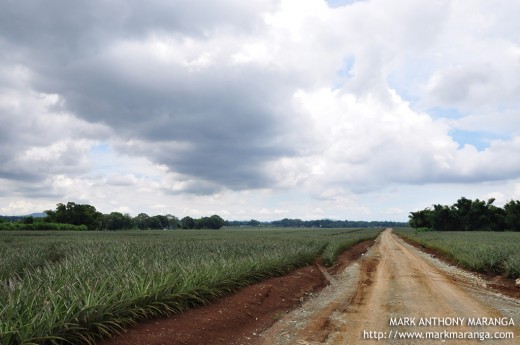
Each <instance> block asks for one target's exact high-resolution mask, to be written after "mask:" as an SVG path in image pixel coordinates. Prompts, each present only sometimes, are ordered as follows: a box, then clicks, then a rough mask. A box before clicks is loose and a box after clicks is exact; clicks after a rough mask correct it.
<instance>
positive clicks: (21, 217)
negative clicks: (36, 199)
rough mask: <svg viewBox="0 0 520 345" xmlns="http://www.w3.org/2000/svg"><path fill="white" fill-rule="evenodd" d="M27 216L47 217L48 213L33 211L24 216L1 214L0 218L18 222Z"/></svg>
mask: <svg viewBox="0 0 520 345" xmlns="http://www.w3.org/2000/svg"><path fill="white" fill-rule="evenodd" d="M27 217H33V218H44V217H47V214H45V213H43V212H40V213H31V214H27V215H24V216H0V219H3V220H6V221H8V222H16V221H18V220H20V219H24V218H27Z"/></svg>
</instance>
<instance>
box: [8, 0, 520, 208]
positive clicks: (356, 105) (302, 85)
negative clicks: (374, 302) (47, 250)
mask: <svg viewBox="0 0 520 345" xmlns="http://www.w3.org/2000/svg"><path fill="white" fill-rule="evenodd" d="M518 6H519V5H516V4H511V3H510V4H508V5H507V6H506V5H504V4H493V5H491V4H489V3H488V2H487V1H484V0H482V1H481V0H477V1H473V2H471V3H468V2H465V1H459V0H441V1H434V2H428V3H421V4H419V3H417V2H416V1H411V0H402V1H397V2H393V3H389V2H388V1H384V0H371V1H339V2H338V1H333V2H329V3H327V2H326V1H323V0H306V1H296V0H280V1H275V0H265V1H264V0H255V1H249V2H241V1H236V0H220V1H212V2H210V3H208V2H200V1H181V2H180V3H179V2H176V3H175V4H169V3H165V2H163V1H155V0H154V1H151V2H146V3H142V2H138V1H125V2H123V1H115V2H114V1H112V2H100V1H80V2H76V3H74V5H71V4H70V3H68V2H66V1H58V0H53V1H48V2H45V3H36V4H32V5H31V6H28V5H27V4H24V3H21V2H9V3H7V4H5V5H3V6H2V11H1V13H0V32H1V34H0V52H1V53H0V66H1V67H0V119H1V120H2V123H3V126H2V127H1V128H0V147H1V150H0V159H2V161H3V162H5V164H3V165H2V166H1V167H0V182H1V183H3V184H4V185H6V186H8V185H9V182H12V186H8V187H7V188H8V189H7V190H8V191H9V193H12V194H13V195H16V196H17V197H22V196H26V197H30V196H31V195H33V196H34V197H39V198H44V197H50V196H56V195H58V196H62V197H63V198H72V197H74V196H76V198H78V199H80V200H102V199H103V198H107V197H109V196H110V195H115V194H117V193H119V194H120V195H124V196H122V197H121V199H119V198H116V197H114V198H115V199H117V200H113V202H112V203H110V202H103V203H104V205H105V206H104V207H107V208H108V207H114V208H115V209H125V210H128V209H134V208H137V201H135V202H134V206H133V207H129V206H128V205H125V204H124V200H125V199H128V195H130V194H129V193H130V191H138V192H139V193H142V195H152V194H153V193H155V194H157V195H160V198H161V200H158V201H157V202H153V205H168V200H175V202H173V201H172V203H174V204H175V205H176V206H179V205H180V204H181V202H183V201H185V200H184V199H183V198H185V197H193V198H194V199H192V200H196V202H197V203H198V204H199V205H204V206H203V207H202V208H204V209H206V210H209V209H212V210H222V211H224V210H227V211H226V212H231V211H229V210H228V209H227V208H226V207H223V206H222V205H220V204H219V203H221V202H222V201H219V200H224V199H225V200H228V202H229V203H230V204H233V205H238V204H239V202H238V201H237V200H236V199H235V198H237V199H238V196H243V195H244V194H243V193H248V192H250V191H255V192H256V193H258V194H257V195H261V196H262V198H264V199H263V200H265V202H266V203H270V202H274V201H273V200H274V199H275V198H273V197H272V196H271V195H270V194H269V192H275V191H276V193H280V194H283V195H291V196H293V197H294V194H293V193H294V191H295V190H298V191H299V192H301V193H303V194H304V195H305V198H308V199H309V200H312V202H311V201H309V203H310V205H308V206H294V207H293V208H292V209H298V210H300V211H303V210H305V212H308V213H309V214H311V213H312V214H317V215H318V214H321V213H320V212H322V211H323V210H324V208H322V207H321V206H320V205H321V204H319V203H327V202H331V203H333V204H334V206H331V209H335V210H338V211H337V212H338V213H339V212H340V211H339V210H343V211H344V209H342V208H341V207H340V206H338V205H340V203H342V202H343V203H345V204H347V205H349V207H350V208H351V209H353V210H357V211H358V212H360V213H365V214H367V213H370V211H369V210H368V208H367V206H366V204H363V202H364V201H360V200H361V199H360V198H359V196H360V195H372V193H373V192H374V191H377V190H383V189H385V188H389V186H396V185H399V186H403V185H413V186H423V185H427V184H446V183H451V184H464V183H467V184H473V183H481V182H484V181H488V182H489V181H502V182H503V183H505V181H510V180H514V179H517V178H518V176H519V173H520V165H518V164H517V163H516V161H517V160H516V159H515V157H516V156H517V155H518V153H519V150H520V144H519V142H518V140H519V138H520V134H519V128H520V127H519V124H518V120H517V119H518V111H519V109H520V106H519V105H518V96H520V82H519V81H518V78H516V76H517V75H518V74H519V72H520V48H519V47H520V41H519V39H518V35H516V33H517V32H518V30H520V24H518V21H517V20H516V19H515V18H514V16H513V13H515V11H514V10H515V9H516V7H518ZM519 9H520V8H519ZM435 109H451V110H452V112H453V113H456V114H457V116H455V117H453V116H451V117H450V116H448V115H447V112H442V111H440V112H437V113H436V111H435ZM462 132H464V133H466V134H467V135H468V136H471V135H472V134H471V133H473V132H478V133H479V135H480V136H482V137H485V138H491V139H489V140H487V141H486V142H485V143H483V144H482V145H481V146H479V147H478V149H477V148H476V147H474V146H472V145H470V144H469V143H472V142H473V143H475V142H477V141H478V140H477V139H475V140H471V139H472V138H469V139H468V140H466V141H465V142H462V141H461V139H460V138H459V137H457V136H456V135H455V134H454V133H462ZM457 140H459V142H457ZM100 147H104V149H99V148H100ZM96 148H97V149H96ZM498 167H500V168H498ZM22 182H23V183H24V184H22ZM45 191H47V192H46V193H47V194H45ZM266 191H269V192H266ZM493 192H499V191H498V190H497V191H490V192H489V193H493ZM264 193H265V194H264ZM296 194H298V193H296ZM45 195H47V196H45ZM214 196H220V197H221V199H219V197H216V198H214V199H212V197H214ZM204 197H208V198H209V199H208V200H210V201H209V202H208V203H205V202H204V201H203V198H204ZM298 197H301V195H298ZM280 198H282V199H283V197H280ZM252 199H253V198H251V200H252ZM289 199H290V198H289V196H287V200H289ZM147 200H148V199H147ZM251 200H250V201H251ZM291 200H292V201H293V202H294V199H291ZM144 202H145V201H144V200H143V203H144ZM251 202H252V201H251ZM211 203H213V204H211ZM222 203H223V202H222ZM274 203H275V205H272V206H270V207H269V208H268V210H269V212H267V213H266V211H265V209H266V207H265V205H255V206H254V207H251V208H249V209H248V210H254V211H252V212H256V213H257V214H268V213H269V214H271V215H274V214H276V213H275V211H274V210H284V211H283V212H285V210H289V209H291V206H290V205H288V204H290V202H288V204H283V205H282V204H278V203H276V202H274ZM315 203H318V204H315ZM212 205H213V206H212ZM215 205H218V207H217V206H215ZM193 209H196V207H194V208H193ZM380 209H381V211H380V214H385V212H386V211H382V210H387V211H388V210H390V211H392V210H393V211H395V212H397V211H396V210H398V209H404V207H400V206H398V205H395V206H394V205H392V206H389V207H383V206H381V207H380ZM242 210H243V212H246V211H244V210H245V208H242ZM320 210H321V211H320ZM393 211H392V212H393ZM197 212H201V211H200V209H199V211H197ZM237 212H239V211H238V209H237ZM241 212H242V211H241ZM288 212H289V211H288ZM331 212H333V211H331ZM334 212H336V211H334ZM244 214H245V213H244Z"/></svg>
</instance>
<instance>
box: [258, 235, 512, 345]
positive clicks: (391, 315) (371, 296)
mask: <svg viewBox="0 0 520 345" xmlns="http://www.w3.org/2000/svg"><path fill="white" fill-rule="evenodd" d="M490 323H491V324H493V325H490ZM513 323H514V325H513ZM497 324H498V325H497ZM406 332H408V333H406ZM421 337H422V339H421ZM427 337H429V339H426V338H427ZM487 337H493V338H494V339H487ZM405 338H408V339H405ZM475 338H477V339H475ZM497 338H506V339H497ZM481 339H484V340H481ZM258 344H261V345H289V344H290V345H304V344H326V345H340V344H341V345H355V344H367V345H369V344H503V345H510V344H511V345H514V344H520V301H518V300H515V299H511V298H507V297H504V296H502V295H498V294H496V293H493V292H490V291H489V290H486V288H485V283H484V282H483V281H481V280H479V278H477V277H476V276H473V275H471V274H468V273H466V272H464V271H462V270H459V269H457V268H454V267H451V266H448V265H446V264H444V263H442V262H440V261H439V260H437V259H435V258H432V257H431V256H430V255H428V254H425V253H422V252H420V251H418V250H417V249H415V248H413V247H412V246H410V245H408V244H406V243H404V242H403V241H402V240H401V239H399V238H398V237H397V236H396V235H394V234H393V233H392V231H391V230H385V231H384V232H383V233H382V235H381V236H380V237H379V238H378V241H377V243H376V245H374V246H373V247H372V248H371V249H370V250H369V251H368V252H367V253H366V255H365V256H364V257H363V258H362V259H361V260H360V261H359V262H357V263H355V264H353V265H351V266H350V267H348V268H347V269H346V270H345V271H344V272H343V273H342V274H341V275H339V276H337V277H336V280H334V281H332V282H331V285H330V286H329V287H327V288H326V289H325V290H323V291H322V293H320V295H319V296H318V297H316V298H314V299H311V300H309V301H308V302H307V303H305V304H304V305H303V306H302V307H301V308H299V309H297V310H294V311H293V312H291V313H289V314H287V315H286V316H285V317H284V318H282V319H281V320H279V321H278V322H277V323H276V324H275V325H274V326H273V327H271V328H270V329H268V330H266V331H265V332H263V333H262V334H261V335H260V337H259V342H258Z"/></svg>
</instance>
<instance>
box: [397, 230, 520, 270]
mask: <svg viewBox="0 0 520 345" xmlns="http://www.w3.org/2000/svg"><path fill="white" fill-rule="evenodd" d="M396 232H397V233H399V234H401V235H403V236H404V237H406V238H408V239H410V240H412V241H415V242H417V243H419V244H420V245H422V246H424V247H427V248H430V249H434V250H438V251H440V252H442V253H444V254H446V255H447V256H448V257H449V258H450V259H451V260H453V261H454V262H456V263H457V264H459V265H461V266H463V267H466V268H468V269H471V270H474V271H477V272H484V273H490V272H493V273H498V274H505V275H506V276H508V277H510V278H518V277H520V233H518V232H489V231H486V232H484V231H471V232H468V231H449V232H445V231H442V232H440V231H426V232H415V231H413V230H411V229H398V230H396Z"/></svg>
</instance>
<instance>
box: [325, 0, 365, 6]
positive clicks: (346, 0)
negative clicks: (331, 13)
mask: <svg viewBox="0 0 520 345" xmlns="http://www.w3.org/2000/svg"><path fill="white" fill-rule="evenodd" d="M360 1H362V0H327V3H328V4H329V6H330V7H332V8H335V7H341V6H346V5H351V4H353V3H355V2H360Z"/></svg>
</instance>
